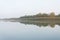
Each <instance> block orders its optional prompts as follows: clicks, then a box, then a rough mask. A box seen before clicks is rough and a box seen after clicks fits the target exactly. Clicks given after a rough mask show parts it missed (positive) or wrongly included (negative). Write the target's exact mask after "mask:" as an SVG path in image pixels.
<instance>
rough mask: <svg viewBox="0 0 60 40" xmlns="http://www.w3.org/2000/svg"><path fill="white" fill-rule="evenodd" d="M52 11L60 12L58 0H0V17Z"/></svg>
mask: <svg viewBox="0 0 60 40" xmlns="http://www.w3.org/2000/svg"><path fill="white" fill-rule="evenodd" d="M52 11H54V12H55V13H56V14H59V13H60V0H0V18H10V17H20V16H24V15H32V14H37V13H39V12H41V13H44V12H46V13H50V12H52Z"/></svg>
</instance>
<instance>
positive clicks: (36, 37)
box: [0, 22, 60, 40]
mask: <svg viewBox="0 0 60 40" xmlns="http://www.w3.org/2000/svg"><path fill="white" fill-rule="evenodd" d="M58 39H59V40H60V26H58V25H55V27H54V28H52V27H50V26H49V25H48V26H46V27H44V26H42V27H39V26H36V25H26V24H22V23H19V22H0V40H58Z"/></svg>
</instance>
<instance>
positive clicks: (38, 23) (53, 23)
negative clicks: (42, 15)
mask: <svg viewBox="0 0 60 40" xmlns="http://www.w3.org/2000/svg"><path fill="white" fill-rule="evenodd" d="M20 23H23V24H28V25H29V24H33V25H37V26H39V27H42V26H43V27H47V26H48V25H50V27H52V28H54V27H55V25H60V21H59V20H56V21H55V20H51V21H50V20H49V21H43V20H42V21H26V20H25V21H21V22H20Z"/></svg>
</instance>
